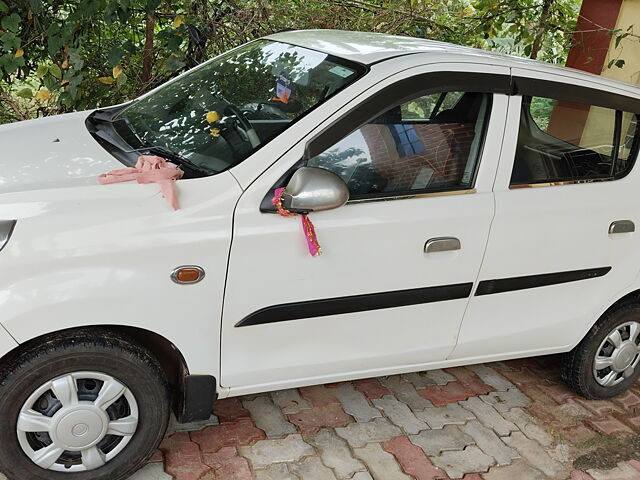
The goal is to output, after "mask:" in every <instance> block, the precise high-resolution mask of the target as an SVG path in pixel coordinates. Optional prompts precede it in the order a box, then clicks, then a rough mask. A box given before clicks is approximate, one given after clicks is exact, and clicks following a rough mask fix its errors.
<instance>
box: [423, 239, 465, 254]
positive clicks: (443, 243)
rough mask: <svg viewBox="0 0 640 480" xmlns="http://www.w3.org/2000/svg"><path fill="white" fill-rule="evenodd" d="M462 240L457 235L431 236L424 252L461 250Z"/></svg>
mask: <svg viewBox="0 0 640 480" xmlns="http://www.w3.org/2000/svg"><path fill="white" fill-rule="evenodd" d="M460 248H461V245H460V240H458V239H457V238H455V237H437V238H430V239H429V240H427V243H425V244H424V253H437V252H449V251H452V250H460Z"/></svg>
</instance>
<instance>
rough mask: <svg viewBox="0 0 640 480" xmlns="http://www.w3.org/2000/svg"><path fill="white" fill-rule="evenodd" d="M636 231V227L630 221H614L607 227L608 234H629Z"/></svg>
mask: <svg viewBox="0 0 640 480" xmlns="http://www.w3.org/2000/svg"><path fill="white" fill-rule="evenodd" d="M635 231H636V226H635V224H634V223H633V222H632V221H631V220H616V221H615V222H612V223H611V225H609V234H610V235H611V234H613V233H631V232H635Z"/></svg>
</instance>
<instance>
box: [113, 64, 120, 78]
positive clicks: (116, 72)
mask: <svg viewBox="0 0 640 480" xmlns="http://www.w3.org/2000/svg"><path fill="white" fill-rule="evenodd" d="M120 75H122V66H121V65H116V66H115V67H113V78H118V77H120Z"/></svg>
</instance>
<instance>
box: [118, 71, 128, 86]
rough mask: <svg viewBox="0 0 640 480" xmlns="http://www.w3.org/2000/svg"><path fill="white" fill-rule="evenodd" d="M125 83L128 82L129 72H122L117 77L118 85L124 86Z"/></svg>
mask: <svg viewBox="0 0 640 480" xmlns="http://www.w3.org/2000/svg"><path fill="white" fill-rule="evenodd" d="M125 83H127V74H126V73H121V74H120V75H118V78H117V79H116V85H117V86H118V87H122V86H123V85H124V84H125Z"/></svg>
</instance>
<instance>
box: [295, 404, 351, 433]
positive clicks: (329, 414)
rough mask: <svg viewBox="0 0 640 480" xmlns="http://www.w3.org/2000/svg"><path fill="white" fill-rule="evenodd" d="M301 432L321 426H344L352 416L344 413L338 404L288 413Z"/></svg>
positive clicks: (311, 431)
mask: <svg viewBox="0 0 640 480" xmlns="http://www.w3.org/2000/svg"><path fill="white" fill-rule="evenodd" d="M289 420H290V421H291V423H294V424H295V425H296V426H297V427H298V429H299V430H300V431H301V432H302V433H315V432H317V431H318V430H319V429H321V428H322V427H344V426H346V425H349V424H350V423H353V418H351V417H350V416H349V415H347V414H346V413H344V410H342V407H341V406H340V405H327V406H325V407H315V408H308V409H306V410H302V411H300V412H299V413H294V414H293V415H289Z"/></svg>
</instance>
